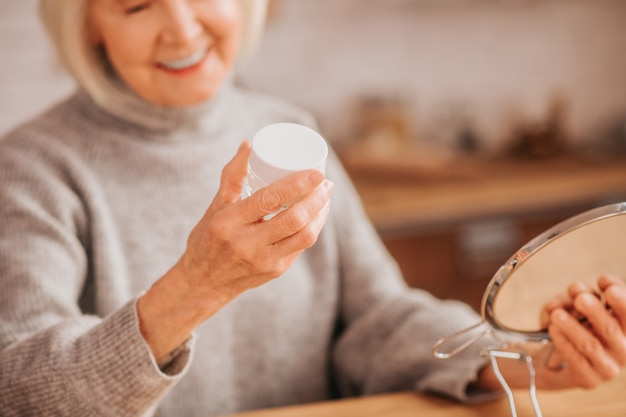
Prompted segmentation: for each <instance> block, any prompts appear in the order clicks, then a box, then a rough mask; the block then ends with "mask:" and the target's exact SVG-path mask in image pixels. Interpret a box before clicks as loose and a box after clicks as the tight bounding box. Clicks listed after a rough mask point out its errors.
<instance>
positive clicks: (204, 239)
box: [137, 142, 333, 362]
mask: <svg viewBox="0 0 626 417" xmlns="http://www.w3.org/2000/svg"><path fill="white" fill-rule="evenodd" d="M249 155H250V144H249V143H248V142H244V143H243V144H242V145H241V146H240V147H239V150H238V152H237V154H236V155H235V157H234V158H233V159H232V160H231V161H230V162H229V163H228V164H227V165H226V166H225V167H224V169H223V171H222V178H221V182H220V188H219V190H218V192H217V195H216V196H215V198H214V199H213V202H212V203H211V205H210V206H209V208H208V209H207V211H206V212H205V213H204V215H203V216H202V218H201V219H200V221H199V222H198V223H197V225H196V226H195V227H194V229H193V230H192V231H191V233H190V235H189V239H188V241H187V248H186V250H185V252H184V254H183V255H182V257H181V258H180V260H179V261H178V262H177V263H176V265H174V266H173V267H172V269H170V271H168V272H167V273H166V274H165V275H164V276H163V277H162V278H161V279H160V280H158V281H157V282H156V283H155V284H154V285H153V286H152V287H151V288H150V289H149V290H148V291H147V292H146V293H145V294H144V295H143V296H141V297H140V298H139V299H138V300H137V314H138V317H139V324H140V329H141V333H142V335H143V337H144V339H145V340H146V342H147V343H148V345H149V346H150V349H151V351H152V353H153V355H154V357H155V359H156V360H157V362H160V361H161V360H162V359H163V358H166V357H167V356H168V354H169V353H170V352H172V351H173V350H174V349H175V348H176V347H178V346H179V345H180V344H182V343H183V342H184V341H185V340H186V339H187V338H188V337H189V335H190V334H191V332H193V330H195V328H196V327H197V326H199V325H200V324H202V322H204V321H205V320H206V319H207V318H209V317H211V316H212V315H213V314H215V313H216V312H217V311H219V310H220V309H221V308H222V307H224V305H226V304H227V303H228V302H230V301H232V300H233V299H234V298H235V297H237V296H238V295H239V294H241V293H243V292H245V291H246V290H248V289H251V288H254V287H257V286H259V285H262V284H264V283H266V282H267V281H269V280H272V279H274V278H276V277H279V276H280V275H282V274H283V273H284V272H285V271H286V270H287V269H288V268H289V266H290V265H291V264H292V263H293V262H294V261H295V260H296V258H297V257H298V255H300V254H301V253H302V252H303V251H304V250H305V249H307V248H309V247H311V246H312V245H313V244H314V243H315V242H316V240H317V237H318V235H319V233H320V232H321V230H322V227H323V226H324V223H325V222H326V218H327V216H328V212H329V202H330V195H331V193H332V189H333V184H332V183H331V182H330V181H328V180H325V179H324V175H323V174H322V173H321V172H319V171H315V170H310V171H304V172H299V173H296V174H294V175H291V176H290V177H288V178H285V179H284V180H281V181H278V182H276V183H274V184H270V185H268V186H267V187H265V188H262V189H260V190H259V191H257V192H256V193H254V194H253V195H252V196H250V197H248V198H246V199H244V200H242V199H241V190H242V186H243V182H244V179H245V177H246V174H247V166H248V157H249ZM288 203H289V207H288V208H287V209H286V210H284V211H282V212H280V213H279V214H277V215H276V216H274V217H272V218H271V219H270V220H264V219H263V218H264V217H265V216H267V215H268V214H271V213H274V212H276V211H278V210H279V209H280V208H281V207H283V206H285V205H287V204H288Z"/></svg>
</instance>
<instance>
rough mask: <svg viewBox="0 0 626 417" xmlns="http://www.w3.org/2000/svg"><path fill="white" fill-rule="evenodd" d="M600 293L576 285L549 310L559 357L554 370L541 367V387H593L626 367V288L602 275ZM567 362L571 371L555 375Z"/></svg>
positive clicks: (546, 316)
mask: <svg viewBox="0 0 626 417" xmlns="http://www.w3.org/2000/svg"><path fill="white" fill-rule="evenodd" d="M598 289H599V292H598V291H597V290H593V289H592V288H590V287H589V286H588V285H586V284H584V283H574V284H572V285H570V286H569V287H568V289H567V294H563V295H560V296H558V297H556V298H555V299H553V300H551V301H549V302H548V303H546V305H545V306H544V310H543V312H542V317H541V319H542V324H543V325H544V326H545V327H547V329H548V332H549V334H550V337H551V339H552V343H553V345H554V353H553V354H552V355H551V357H549V358H547V359H548V360H549V361H550V363H549V364H547V365H548V366H537V383H538V386H541V387H542V388H568V387H582V388H593V387H596V386H597V385H599V384H601V383H602V382H604V381H608V380H611V379H613V378H615V377H616V376H617V375H618V374H619V373H620V371H621V369H622V368H623V367H624V366H626V284H625V283H624V281H622V280H621V279H618V278H615V277H610V276H602V277H600V278H599V279H598ZM561 363H562V364H566V367H565V368H563V369H561V370H558V371H555V370H554V368H555V367H557V366H558V364H561ZM551 368H552V369H553V370H551Z"/></svg>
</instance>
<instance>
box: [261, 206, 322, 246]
mask: <svg viewBox="0 0 626 417" xmlns="http://www.w3.org/2000/svg"><path fill="white" fill-rule="evenodd" d="M329 213H330V202H329V203H328V204H326V206H324V207H323V208H322V210H321V211H320V212H319V213H318V215H317V216H316V217H315V218H314V219H313V220H312V221H311V222H310V223H309V224H308V225H307V226H306V227H304V228H302V229H301V230H299V231H298V232H297V233H295V234H293V235H291V236H289V237H287V238H285V239H282V240H280V241H278V242H276V243H275V244H274V245H273V246H274V248H275V250H276V251H278V252H281V253H293V252H297V253H299V252H302V251H303V250H304V249H308V248H310V247H311V246H313V245H314V244H315V242H316V241H317V238H318V237H319V234H320V233H321V231H322V229H323V227H324V224H326V219H327V218H328V214H329Z"/></svg>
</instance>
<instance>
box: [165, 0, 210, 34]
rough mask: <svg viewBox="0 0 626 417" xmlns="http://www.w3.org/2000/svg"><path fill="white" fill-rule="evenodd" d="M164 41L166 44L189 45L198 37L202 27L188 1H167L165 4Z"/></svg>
mask: <svg viewBox="0 0 626 417" xmlns="http://www.w3.org/2000/svg"><path fill="white" fill-rule="evenodd" d="M163 3H164V6H165V7H164V8H163V15H164V16H163V20H164V25H163V32H162V40H163V41H164V42H166V43H170V44H177V45H187V44H190V43H192V42H193V41H194V39H196V38H197V37H198V35H199V34H200V33H201V31H202V25H201V24H200V22H199V21H198V18H197V16H196V12H195V10H194V9H193V8H192V7H191V5H190V3H191V2H189V1H188V0H166V1H164V2H163Z"/></svg>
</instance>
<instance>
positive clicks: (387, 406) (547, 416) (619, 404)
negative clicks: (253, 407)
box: [231, 371, 626, 417]
mask: <svg viewBox="0 0 626 417" xmlns="http://www.w3.org/2000/svg"><path fill="white" fill-rule="evenodd" d="M538 397H539V403H540V405H541V409H542V412H543V417H624V416H626V371H625V372H622V375H621V376H620V377H619V378H617V379H616V380H614V381H611V382H609V383H607V384H604V385H602V386H600V387H599V388H596V389H594V390H590V391H585V390H579V389H573V390H565V391H541V392H539V394H538ZM515 398H516V402H517V413H518V417H534V416H535V414H534V412H533V409H532V406H531V404H530V401H529V397H528V392H527V391H524V390H518V391H515ZM510 415H511V413H510V410H509V406H508V402H507V401H506V399H505V398H504V397H503V398H500V399H498V400H495V401H489V402H486V403H483V404H477V405H463V404H458V403H455V402H452V401H450V400H446V399H443V398H438V397H435V396H430V395H418V394H414V393H409V392H403V393H397V394H386V395H377V396H371V397H364V398H357V399H346V400H337V401H328V402H322V403H316V404H308V405H301V406H292V407H284V408H274V409H268V410H260V411H253V412H248V413H241V414H235V415H233V416H231V417H327V416H331V417H421V416H424V417H510Z"/></svg>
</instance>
